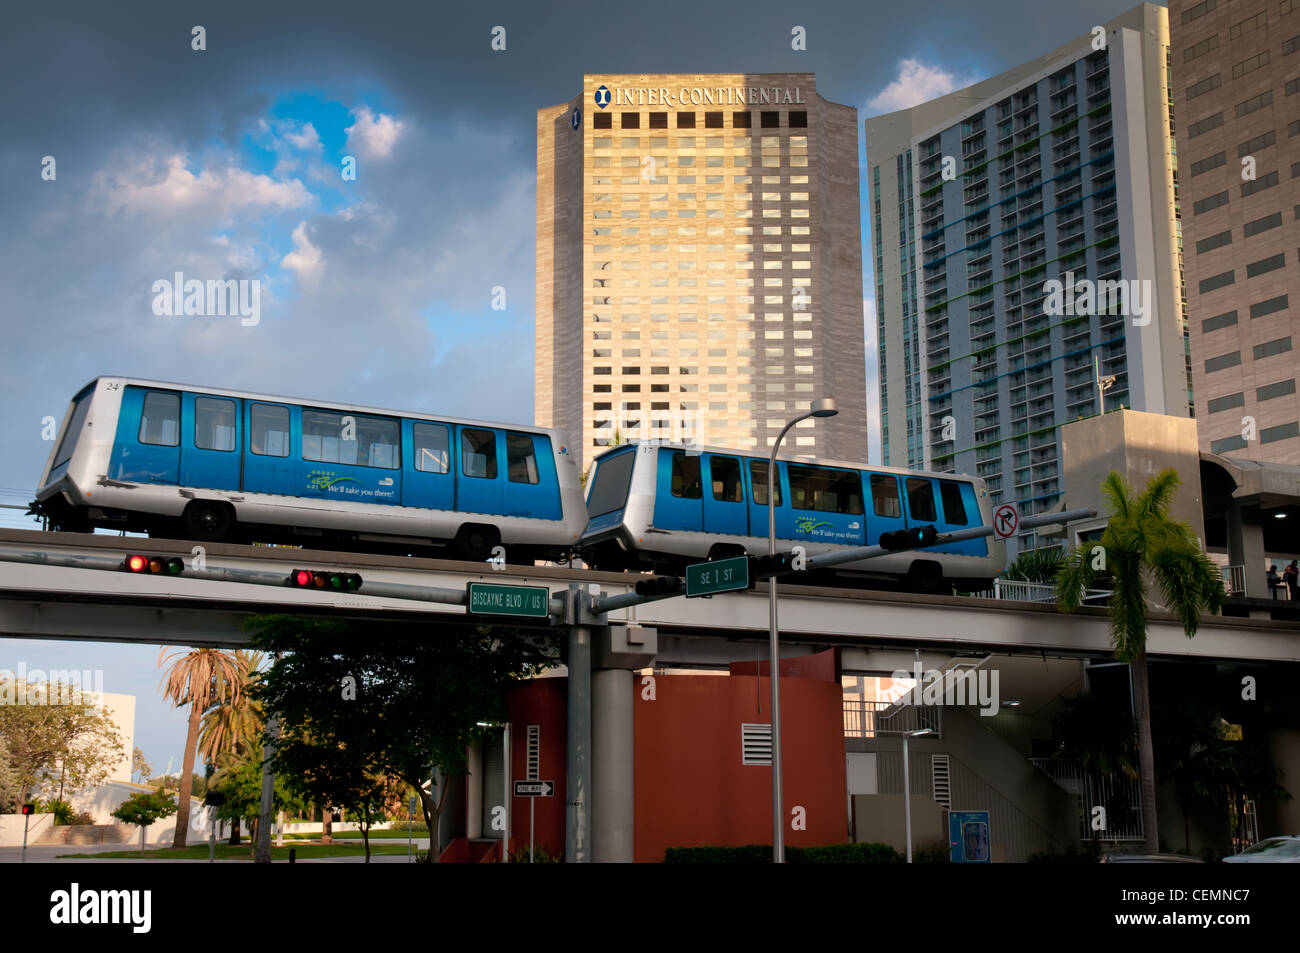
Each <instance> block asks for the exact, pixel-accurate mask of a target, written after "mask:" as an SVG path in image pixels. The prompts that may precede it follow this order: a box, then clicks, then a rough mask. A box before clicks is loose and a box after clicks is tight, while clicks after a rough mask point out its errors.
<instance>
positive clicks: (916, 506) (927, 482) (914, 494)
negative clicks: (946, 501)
mask: <svg viewBox="0 0 1300 953" xmlns="http://www.w3.org/2000/svg"><path fill="white" fill-rule="evenodd" d="M903 486H904V489H905V498H906V501H907V507H906V510H907V525H908V526H933V525H934V524H935V522H936V521H937V520H938V518H939V505H938V501H937V500H936V499H935V492H934V481H933V480H931V479H930V478H929V477H914V476H910V477H905V478H904V479H903Z"/></svg>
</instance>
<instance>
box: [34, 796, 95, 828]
mask: <svg viewBox="0 0 1300 953" xmlns="http://www.w3.org/2000/svg"><path fill="white" fill-rule="evenodd" d="M36 813H37V814H53V815H54V824H55V826H56V827H59V826H64V825H68V824H75V823H76V816H77V815H76V814H75V813H74V812H73V810H72V805H71V804H69V803H68V802H67V801H60V800H59V799H57V798H54V799H51V800H49V801H37V802H36ZM92 823H93V822H92Z"/></svg>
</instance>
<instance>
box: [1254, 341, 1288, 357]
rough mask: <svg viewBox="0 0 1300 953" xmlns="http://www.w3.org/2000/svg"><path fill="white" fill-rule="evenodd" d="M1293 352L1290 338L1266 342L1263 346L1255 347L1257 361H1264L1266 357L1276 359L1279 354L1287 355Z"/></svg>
mask: <svg viewBox="0 0 1300 953" xmlns="http://www.w3.org/2000/svg"><path fill="white" fill-rule="evenodd" d="M1289 350H1291V339H1290V338H1289V337H1285V338H1278V339H1277V340H1276V341H1265V342H1264V343H1263V344H1256V345H1255V360H1257V361H1262V360H1263V359H1264V358H1266V357H1276V356H1277V355H1279V354H1285V353H1286V352H1287V351H1289Z"/></svg>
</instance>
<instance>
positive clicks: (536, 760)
mask: <svg viewBox="0 0 1300 953" xmlns="http://www.w3.org/2000/svg"><path fill="white" fill-rule="evenodd" d="M525 764H526V766H527V771H528V777H526V778H524V780H525V781H539V780H541V777H542V775H541V768H542V726H541V725H529V726H528V748H527V753H526V761H525Z"/></svg>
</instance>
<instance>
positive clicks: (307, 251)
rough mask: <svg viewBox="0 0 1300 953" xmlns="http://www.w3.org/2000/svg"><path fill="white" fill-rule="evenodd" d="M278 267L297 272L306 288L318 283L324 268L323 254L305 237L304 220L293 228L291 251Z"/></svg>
mask: <svg viewBox="0 0 1300 953" xmlns="http://www.w3.org/2000/svg"><path fill="white" fill-rule="evenodd" d="M280 267H282V268H288V269H289V270H290V271H292V272H294V273H295V274H297V276H298V281H299V282H300V283H301V284H302V285H304V286H305V287H307V288H315V287H316V286H317V285H318V284H319V283H320V276H321V272H323V271H324V270H325V256H324V255H323V254H321V250H320V249H319V248H317V247H316V246H315V245H313V244H312V243H311V239H309V238H308V237H307V223H306V222H299V223H298V227H297V228H295V229H294V230H293V251H291V252H289V254H287V255H285V256H284V258H283V259H281V261H280Z"/></svg>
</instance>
